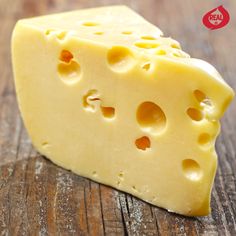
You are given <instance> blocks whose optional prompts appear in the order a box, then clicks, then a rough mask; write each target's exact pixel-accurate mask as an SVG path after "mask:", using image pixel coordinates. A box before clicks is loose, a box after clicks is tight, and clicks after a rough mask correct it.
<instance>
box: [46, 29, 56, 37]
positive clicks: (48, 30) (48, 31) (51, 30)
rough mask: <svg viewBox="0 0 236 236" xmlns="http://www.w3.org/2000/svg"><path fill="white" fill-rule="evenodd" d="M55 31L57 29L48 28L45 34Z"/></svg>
mask: <svg viewBox="0 0 236 236" xmlns="http://www.w3.org/2000/svg"><path fill="white" fill-rule="evenodd" d="M53 32H55V29H47V30H46V31H45V34H46V35H47V36H49V35H50V34H52V33H53Z"/></svg>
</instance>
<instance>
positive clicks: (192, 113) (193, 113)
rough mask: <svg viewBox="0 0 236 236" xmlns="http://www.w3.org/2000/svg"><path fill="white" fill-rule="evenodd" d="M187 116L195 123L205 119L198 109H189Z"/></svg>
mask: <svg viewBox="0 0 236 236" xmlns="http://www.w3.org/2000/svg"><path fill="white" fill-rule="evenodd" d="M187 114H188V116H189V117H190V118H191V119H192V120H194V121H200V120H202V119H203V113H202V112H201V111H200V110H198V109H196V108H192V107H191V108H188V110H187Z"/></svg>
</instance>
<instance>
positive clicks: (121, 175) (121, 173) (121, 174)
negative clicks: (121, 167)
mask: <svg viewBox="0 0 236 236" xmlns="http://www.w3.org/2000/svg"><path fill="white" fill-rule="evenodd" d="M118 177H119V178H120V179H122V178H123V177H124V172H123V171H120V173H119V174H118Z"/></svg>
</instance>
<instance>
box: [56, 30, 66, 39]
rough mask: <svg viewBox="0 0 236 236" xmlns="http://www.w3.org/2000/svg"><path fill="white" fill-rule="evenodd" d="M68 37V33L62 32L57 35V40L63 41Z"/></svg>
mask: <svg viewBox="0 0 236 236" xmlns="http://www.w3.org/2000/svg"><path fill="white" fill-rule="evenodd" d="M66 35H67V32H66V31H61V32H59V33H57V38H58V39H59V40H63V39H65V37H66Z"/></svg>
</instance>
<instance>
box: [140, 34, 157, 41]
mask: <svg viewBox="0 0 236 236" xmlns="http://www.w3.org/2000/svg"><path fill="white" fill-rule="evenodd" d="M141 39H146V40H155V39H156V38H155V37H153V36H150V35H144V36H141Z"/></svg>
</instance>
